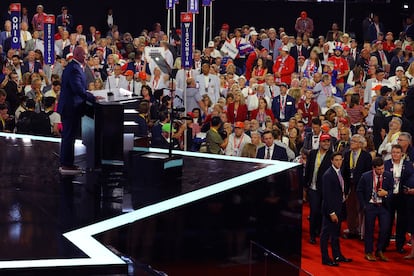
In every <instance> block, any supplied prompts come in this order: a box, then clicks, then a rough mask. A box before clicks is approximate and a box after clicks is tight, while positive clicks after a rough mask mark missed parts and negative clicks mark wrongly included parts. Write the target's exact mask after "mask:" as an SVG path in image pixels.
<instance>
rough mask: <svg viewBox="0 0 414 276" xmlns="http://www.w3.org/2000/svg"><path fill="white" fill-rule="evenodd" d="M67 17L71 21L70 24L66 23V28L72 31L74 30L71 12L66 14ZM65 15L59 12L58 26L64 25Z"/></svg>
mask: <svg viewBox="0 0 414 276" xmlns="http://www.w3.org/2000/svg"><path fill="white" fill-rule="evenodd" d="M66 19H67V20H68V21H69V24H67V25H66V30H67V31H68V32H69V33H71V31H72V30H73V16H72V15H71V14H67V15H66ZM62 21H63V15H62V14H59V15H58V16H57V17H56V26H63V22H62Z"/></svg>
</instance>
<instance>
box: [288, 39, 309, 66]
mask: <svg viewBox="0 0 414 276" xmlns="http://www.w3.org/2000/svg"><path fill="white" fill-rule="evenodd" d="M302 42H303V39H302V37H301V36H297V37H296V45H294V46H292V47H291V48H290V51H289V55H291V56H292V57H293V58H294V59H295V61H296V63H295V72H298V57H300V56H303V57H305V59H307V58H308V57H309V50H308V49H307V48H306V47H305V46H303V45H302ZM299 71H300V68H299Z"/></svg>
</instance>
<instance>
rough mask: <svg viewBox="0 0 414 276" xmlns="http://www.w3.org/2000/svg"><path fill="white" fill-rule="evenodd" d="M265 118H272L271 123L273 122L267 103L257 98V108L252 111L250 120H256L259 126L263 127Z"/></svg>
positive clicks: (273, 117) (263, 99)
mask: <svg viewBox="0 0 414 276" xmlns="http://www.w3.org/2000/svg"><path fill="white" fill-rule="evenodd" d="M266 116H270V118H272V122H274V120H275V116H274V115H273V112H272V110H271V109H270V108H269V107H268V106H267V101H266V100H265V98H262V97H260V98H259V107H258V108H257V109H255V110H252V114H251V115H250V120H254V119H255V120H257V121H258V122H259V125H263V124H264V123H265V122H266Z"/></svg>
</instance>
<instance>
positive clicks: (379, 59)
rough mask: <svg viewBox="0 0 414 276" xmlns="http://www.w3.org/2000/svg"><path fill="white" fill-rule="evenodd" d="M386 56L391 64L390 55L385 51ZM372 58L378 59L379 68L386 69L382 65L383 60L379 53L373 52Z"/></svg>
mask: <svg viewBox="0 0 414 276" xmlns="http://www.w3.org/2000/svg"><path fill="white" fill-rule="evenodd" d="M384 55H385V57H386V58H387V61H388V63H390V62H391V58H390V56H389V55H388V53H387V52H386V51H384ZM371 56H374V57H376V58H377V60H378V66H379V67H381V68H384V66H383V64H382V60H381V56H380V53H379V52H378V51H375V52H372V54H371Z"/></svg>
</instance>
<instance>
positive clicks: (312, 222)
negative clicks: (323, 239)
mask: <svg viewBox="0 0 414 276" xmlns="http://www.w3.org/2000/svg"><path fill="white" fill-rule="evenodd" d="M331 155H332V151H331V135H329V134H322V135H321V136H320V137H319V148H318V149H315V150H311V151H310V153H309V157H308V161H307V163H306V168H305V186H306V187H307V188H308V190H307V192H308V200H309V209H310V214H309V233H310V240H309V242H310V243H311V244H315V243H316V236H318V235H319V234H320V230H321V220H322V213H321V210H322V209H321V205H322V176H323V174H324V172H325V171H326V170H327V169H328V168H329V167H330V166H331V161H330V158H331Z"/></svg>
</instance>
